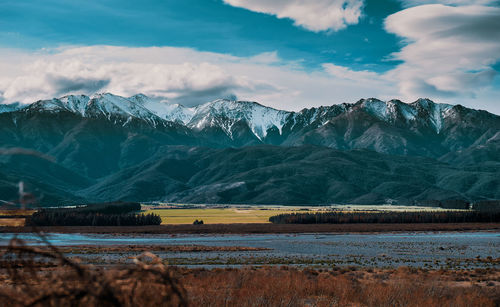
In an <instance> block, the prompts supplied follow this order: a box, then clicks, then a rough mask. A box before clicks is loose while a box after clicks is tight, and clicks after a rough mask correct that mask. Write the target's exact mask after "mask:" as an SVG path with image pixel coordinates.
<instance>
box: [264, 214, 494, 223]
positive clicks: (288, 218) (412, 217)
mask: <svg viewBox="0 0 500 307" xmlns="http://www.w3.org/2000/svg"><path fill="white" fill-rule="evenodd" d="M269 221H270V222H271V223H274V224H350V223H498V222H500V211H420V212H407V211H404V212H335V211H333V212H317V213H287V214H279V215H275V216H271V217H270V218H269Z"/></svg>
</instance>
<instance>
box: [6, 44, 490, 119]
mask: <svg viewBox="0 0 500 307" xmlns="http://www.w3.org/2000/svg"><path fill="white" fill-rule="evenodd" d="M452 56H453V55H452ZM404 65H406V64H403V67H401V66H400V67H398V68H397V69H396V70H395V71H390V72H388V73H385V74H379V73H376V72H373V71H368V70H363V71H355V70H352V69H350V68H348V67H344V66H339V65H334V64H331V63H326V64H323V67H322V69H319V70H317V71H313V72H308V71H305V70H304V69H303V68H302V67H301V66H300V62H288V61H283V60H282V59H281V58H280V57H279V56H278V54H277V53H276V52H268V53H263V54H259V55H256V56H253V57H235V56H231V55H227V54H219V53H210V52H200V51H196V50H193V49H189V48H172V47H148V48H130V47H111V46H90V47H66V48H61V49H56V50H40V51H38V52H34V53H30V52H28V51H20V50H7V49H0V102H3V103H9V102H15V101H20V102H23V103H31V102H34V101H36V100H39V99H50V98H53V97H59V96H62V95H65V94H87V95H89V94H93V93H94V92H111V93H114V94H117V95H122V96H131V95H134V94H137V93H144V94H146V95H148V96H156V97H159V98H162V99H165V100H166V102H171V103H174V102H178V103H182V104H185V105H196V104H199V103H204V102H207V101H210V100H213V99H216V98H221V97H230V96H233V95H235V96H236V97H237V98H238V99H242V100H252V101H258V102H260V103H262V104H264V105H268V106H272V107H275V108H278V109H285V110H300V109H302V108H310V107H314V106H320V105H332V104H337V103H341V102H354V101H357V100H358V99H360V98H367V97H378V98H381V99H392V98H397V99H402V100H404V101H413V100H415V99H417V98H419V97H422V96H426V97H430V98H436V96H434V95H431V94H429V92H424V91H422V92H417V91H410V92H409V93H408V94H405V95H401V94H398V83H397V82H399V81H398V80H397V78H399V77H405V78H403V79H402V80H401V83H400V85H401V86H406V85H407V84H411V81H412V80H408V79H406V78H407V77H408V74H409V72H410V73H411V70H409V71H408V70H407V71H406V72H404V69H407V68H404ZM403 68H404V69H403ZM427 69H430V68H427ZM424 72H425V71H424ZM451 75H452V76H453V74H451ZM426 76H428V75H426ZM428 77H429V76H428ZM435 77H436V78H443V80H434V81H433V82H435V83H440V84H443V85H446V86H447V87H449V88H451V89H454V90H455V88H456V86H457V85H455V84H454V82H457V80H459V81H460V82H465V81H463V80H460V79H456V78H451V79H450V80H445V79H446V78H444V77H442V75H440V74H436V75H435ZM418 78H420V76H418ZM418 78H417V79H418ZM481 78H482V77H481V76H479V77H477V78H476V79H477V80H476V81H475V82H479V83H481V84H482V83H483V82H484V80H481ZM485 78H488V76H486V77H485ZM419 80H420V79H418V80H417V81H418V82H420V81H419ZM473 81H474V80H473ZM418 82H417V84H418ZM468 82H471V80H468ZM476 94H477V97H478V99H470V98H468V97H465V98H464V97H459V98H453V99H451V100H450V99H448V100H438V101H440V102H448V103H462V104H465V105H467V106H471V107H476V108H483V109H484V108H486V109H488V110H490V111H493V112H496V113H500V106H498V104H497V101H495V100H494V98H495V97H498V96H499V94H500V93H499V91H498V89H497V90H496V92H495V91H493V92H492V90H491V89H488V88H484V89H481V90H478V91H477V93H476Z"/></svg>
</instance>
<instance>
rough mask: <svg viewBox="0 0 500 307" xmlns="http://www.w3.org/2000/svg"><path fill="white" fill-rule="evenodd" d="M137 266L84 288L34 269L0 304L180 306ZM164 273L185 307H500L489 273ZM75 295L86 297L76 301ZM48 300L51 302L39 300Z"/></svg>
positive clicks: (58, 270)
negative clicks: (172, 279) (171, 279)
mask: <svg viewBox="0 0 500 307" xmlns="http://www.w3.org/2000/svg"><path fill="white" fill-rule="evenodd" d="M141 266H142V267H141V269H140V270H135V271H134V273H133V274H131V273H130V269H127V268H109V269H107V270H103V269H102V268H101V269H99V268H95V267H91V269H90V271H88V272H89V274H92V276H101V277H100V279H99V280H98V281H97V280H96V281H93V282H91V283H87V282H84V283H82V279H81V278H79V277H77V276H75V274H74V272H72V269H71V268H70V267H55V268H47V266H43V268H38V271H37V274H38V275H39V276H40V277H38V278H32V277H30V276H24V277H23V278H24V279H23V283H25V285H23V286H20V285H19V284H16V283H18V282H19V280H17V281H16V280H14V279H12V277H10V278H6V276H2V275H0V284H1V286H0V293H2V294H4V295H5V294H6V295H7V296H2V294H0V305H2V306H23V305H30V304H31V305H40V306H46V305H51V306H61V305H69V303H70V302H75V301H77V302H78V304H76V306H83V305H84V306H108V305H114V303H113V302H114V300H116V302H117V303H119V305H120V306H176V305H177V304H179V301H178V300H175V297H173V295H172V291H171V289H170V288H169V287H165V285H164V284H163V282H164V281H163V280H162V279H158V276H157V275H156V274H157V273H156V272H157V271H156V270H157V269H158V268H157V267H155V266H154V265H153V266H146V265H144V264H141ZM87 270H89V267H87ZM18 271H22V270H20V269H18ZM170 274H171V275H170V276H176V277H175V278H178V282H180V283H181V284H182V285H183V287H182V288H179V289H183V290H182V291H183V292H182V295H183V297H185V298H186V300H187V301H186V302H185V303H186V304H187V305H189V306H426V307H433V306H457V307H459V306H484V307H488V306H498V305H499V304H500V286H499V285H500V273H499V272H498V271H495V270H473V271H423V270H414V269H409V268H400V269H397V270H370V269H368V270H356V269H355V268H343V269H336V270H328V271H326V270H312V269H296V268H290V267H281V268H276V267H266V268H259V269H256V268H243V269H213V270H204V269H195V270H193V269H181V268H170ZM92 287H94V288H92ZM54 289H59V290H57V291H54ZM87 289H94V290H92V291H89V290H87ZM110 291H111V292H110ZM79 295H84V297H83V298H78V296H79ZM46 297H50V300H45V301H41V300H40V299H41V298H46ZM113 297H114V299H113V300H111V299H110V298H113ZM13 298H14V299H13ZM169 298H174V300H171V299H169ZM78 299H79V300H78ZM37 302H38V303H37ZM33 303H35V304H33Z"/></svg>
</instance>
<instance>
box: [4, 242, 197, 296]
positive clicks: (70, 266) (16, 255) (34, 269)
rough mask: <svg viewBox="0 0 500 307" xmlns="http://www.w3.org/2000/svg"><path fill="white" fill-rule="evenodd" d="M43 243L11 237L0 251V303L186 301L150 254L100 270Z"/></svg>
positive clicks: (180, 289) (177, 287)
mask: <svg viewBox="0 0 500 307" xmlns="http://www.w3.org/2000/svg"><path fill="white" fill-rule="evenodd" d="M41 237H42V238H43V236H41ZM45 242H46V243H47V247H46V248H42V249H40V248H35V247H28V246H26V245H24V243H23V242H22V241H20V240H16V239H13V240H11V242H10V244H9V248H8V249H7V250H5V251H3V252H2V253H1V254H0V272H1V274H0V305H1V306H186V305H187V301H186V299H185V297H186V294H185V291H184V289H183V288H182V287H181V286H180V285H179V283H178V281H177V279H176V278H175V277H174V276H173V275H172V272H171V270H169V269H167V267H166V266H165V265H164V264H162V261H161V259H159V258H157V257H156V256H155V255H153V254H151V253H148V252H146V253H143V254H142V255H141V256H139V257H137V258H136V259H135V265H134V266H131V267H128V268H126V269H122V270H104V269H102V268H95V267H92V266H88V265H81V264H79V263H78V262H75V261H73V260H70V259H68V258H66V257H65V256H64V255H63V254H62V253H60V251H59V250H58V249H56V248H55V247H53V246H51V245H50V244H49V243H48V242H47V241H45Z"/></svg>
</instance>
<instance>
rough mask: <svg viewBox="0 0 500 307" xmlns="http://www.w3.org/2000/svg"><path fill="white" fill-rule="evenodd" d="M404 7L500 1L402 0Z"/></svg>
mask: <svg viewBox="0 0 500 307" xmlns="http://www.w3.org/2000/svg"><path fill="white" fill-rule="evenodd" d="M400 1H401V3H402V4H403V6H404V7H412V6H419V5H424V4H445V5H456V6H458V5H490V4H494V3H498V0H400Z"/></svg>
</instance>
